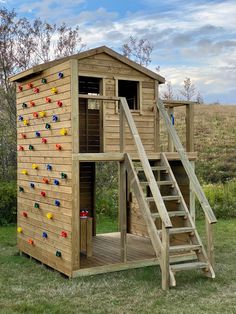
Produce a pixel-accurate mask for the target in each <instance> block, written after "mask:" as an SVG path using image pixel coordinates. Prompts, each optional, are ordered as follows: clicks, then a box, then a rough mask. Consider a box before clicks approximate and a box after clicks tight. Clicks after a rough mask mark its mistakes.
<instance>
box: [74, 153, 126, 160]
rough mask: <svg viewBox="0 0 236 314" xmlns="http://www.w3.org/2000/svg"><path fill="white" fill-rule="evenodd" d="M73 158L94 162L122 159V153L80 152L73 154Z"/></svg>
mask: <svg viewBox="0 0 236 314" xmlns="http://www.w3.org/2000/svg"><path fill="white" fill-rule="evenodd" d="M72 159H73V160H79V161H81V162H82V161H86V162H94V161H123V160H124V153H81V154H73V155H72Z"/></svg>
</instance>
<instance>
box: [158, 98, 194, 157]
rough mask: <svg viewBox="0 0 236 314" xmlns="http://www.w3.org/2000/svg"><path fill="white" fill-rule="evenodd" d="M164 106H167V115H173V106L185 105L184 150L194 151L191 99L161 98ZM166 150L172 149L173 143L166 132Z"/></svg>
mask: <svg viewBox="0 0 236 314" xmlns="http://www.w3.org/2000/svg"><path fill="white" fill-rule="evenodd" d="M163 104H164V106H165V107H166V108H167V112H168V114H169V116H170V117H171V116H173V117H174V116H175V115H174V114H175V111H174V108H176V107H185V108H186V119H185V123H186V129H185V136H186V151H187V152H193V151H194V104H195V103H194V102H192V101H175V100H163ZM168 151H169V152H173V151H174V144H173V141H172V138H171V136H170V135H169V134H168Z"/></svg>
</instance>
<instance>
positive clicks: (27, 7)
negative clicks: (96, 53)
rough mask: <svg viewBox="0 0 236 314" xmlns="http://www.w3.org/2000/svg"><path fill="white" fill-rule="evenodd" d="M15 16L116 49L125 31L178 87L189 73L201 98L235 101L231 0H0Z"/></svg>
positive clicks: (235, 33)
mask: <svg viewBox="0 0 236 314" xmlns="http://www.w3.org/2000/svg"><path fill="white" fill-rule="evenodd" d="M0 5H3V6H5V7H6V8H8V9H12V8H14V9H15V10H16V12H17V13H18V15H20V16H26V17H28V18H35V17H40V18H41V19H43V20H47V21H49V22H51V23H53V22H56V23H58V24H60V23H61V22H63V21H65V22H66V23H67V24H69V25H71V26H75V25H79V26H80V30H81V36H82V38H83V41H84V42H85V43H86V44H87V47H88V48H93V47H96V46H100V45H107V46H108V47H111V48H113V49H115V50H117V51H118V52H121V50H120V47H121V46H122V43H123V42H124V41H125V40H127V38H128V37H129V36H130V35H133V36H136V37H138V38H141V37H144V38H147V39H149V40H150V42H151V43H152V44H153V46H154V50H153V54H152V63H151V64H150V66H149V67H150V68H151V69H153V70H155V68H156V67H157V66H158V65H159V66H160V68H161V71H160V74H161V75H163V76H164V77H165V78H166V80H167V81H171V82H172V85H173V86H174V87H175V88H176V90H178V89H179V88H180V85H181V83H182V82H183V80H184V79H185V77H191V79H192V80H193V82H194V83H195V85H196V87H197V88H198V89H199V90H200V92H201V94H202V95H203V98H204V100H205V101H206V102H215V101H219V102H220V103H222V104H223V103H225V104H227V103H228V104H236V84H235V82H236V1H235V0H224V1H220V0H208V1H207V0H205V1H202V0H188V1H187V0H168V1H167V0H133V1H131V0H126V1H124V0H120V1H112V0H100V1H96V0H90V1H89V0H66V1H59V0H58V1H55V0H40V1H38V0H35V1H32V0H31V1H29V0H21V1H18V0H0Z"/></svg>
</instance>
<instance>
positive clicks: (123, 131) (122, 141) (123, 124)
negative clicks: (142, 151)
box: [119, 100, 125, 153]
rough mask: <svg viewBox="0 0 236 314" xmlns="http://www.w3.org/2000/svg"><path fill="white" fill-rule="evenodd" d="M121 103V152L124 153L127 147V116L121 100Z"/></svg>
mask: <svg viewBox="0 0 236 314" xmlns="http://www.w3.org/2000/svg"><path fill="white" fill-rule="evenodd" d="M119 104H120V152H121V153H123V152H124V149H125V117H124V110H123V107H122V102H121V100H120V101H119Z"/></svg>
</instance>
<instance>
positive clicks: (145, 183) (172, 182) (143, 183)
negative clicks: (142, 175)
mask: <svg viewBox="0 0 236 314" xmlns="http://www.w3.org/2000/svg"><path fill="white" fill-rule="evenodd" d="M156 183H157V185H159V186H160V185H174V181H156ZM140 184H141V185H144V186H148V185H149V183H148V182H140Z"/></svg>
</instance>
